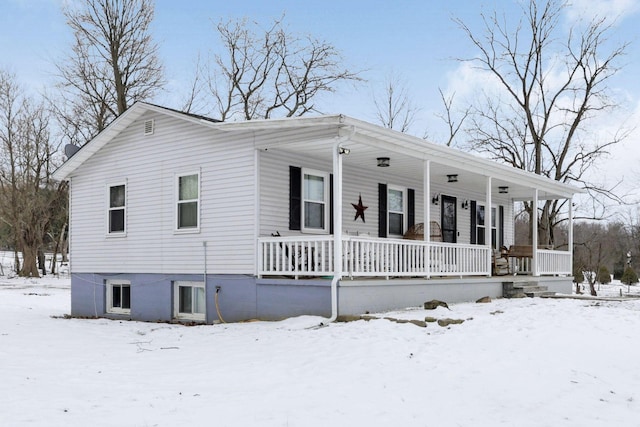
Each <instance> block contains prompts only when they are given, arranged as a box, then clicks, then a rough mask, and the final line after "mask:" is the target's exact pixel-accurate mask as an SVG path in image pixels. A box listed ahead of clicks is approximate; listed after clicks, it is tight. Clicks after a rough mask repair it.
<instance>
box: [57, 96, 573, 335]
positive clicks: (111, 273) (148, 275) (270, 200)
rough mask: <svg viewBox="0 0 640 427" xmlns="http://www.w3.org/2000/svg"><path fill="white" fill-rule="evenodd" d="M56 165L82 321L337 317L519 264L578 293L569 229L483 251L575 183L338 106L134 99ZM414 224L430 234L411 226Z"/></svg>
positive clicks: (419, 297)
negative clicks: (269, 112) (520, 217)
mask: <svg viewBox="0 0 640 427" xmlns="http://www.w3.org/2000/svg"><path fill="white" fill-rule="evenodd" d="M55 178H56V179H59V180H67V181H69V185H70V202H69V204H70V255H71V295H72V296H71V298H72V305H71V311H72V315H76V316H102V317H112V318H131V319H138V320H148V321H157V320H159V321H171V320H181V321H182V320H186V321H197V322H207V323H212V322H216V321H218V320H221V319H223V320H224V321H239V320H245V319H253V318H259V319H277V318H283V317H287V316H294V315H301V314H315V315H323V316H331V317H335V316H336V315H343V314H345V315H346V314H359V313H364V312H367V311H369V312H372V311H379V310H386V309H393V308H400V307H407V306H417V305H420V304H422V303H423V302H424V301H426V300H428V299H433V298H438V299H442V300H445V301H450V302H452V301H464V300H467V301H468V300H473V299H477V298H479V297H482V296H485V295H488V296H492V297H499V296H502V289H503V283H504V282H513V281H517V280H520V278H521V277H522V276H520V275H518V276H514V275H513V274H512V273H515V272H517V273H520V274H525V275H526V280H527V281H530V282H531V281H533V282H535V283H539V284H543V285H545V286H547V287H548V288H549V289H550V290H555V291H564V292H570V290H571V278H570V275H571V271H572V269H571V264H572V253H571V247H572V245H571V231H569V240H570V244H569V245H568V249H564V250H553V249H549V248H546V249H539V247H538V244H537V241H536V237H535V236H537V233H536V232H533V233H532V234H533V236H534V238H533V241H532V242H531V246H530V247H529V252H530V253H529V254H528V255H527V256H526V257H527V258H528V259H523V258H522V254H520V255H521V256H520V258H518V263H517V264H518V265H516V262H515V261H516V258H512V259H511V260H510V261H511V264H512V267H511V269H510V270H509V271H508V273H510V275H508V276H492V264H493V263H495V262H496V261H495V260H496V250H497V249H498V248H499V247H501V246H506V247H509V246H511V245H512V244H513V241H514V230H513V228H514V221H513V210H514V202H515V201H521V200H529V201H533V203H534V204H537V203H538V201H539V200H547V199H554V200H555V199H559V200H568V201H569V203H566V205H567V206H568V209H567V211H568V212H567V214H568V216H569V218H571V211H570V209H571V198H572V196H573V195H574V194H575V193H577V192H579V190H578V189H576V188H574V187H572V186H569V185H565V184H562V183H559V182H556V181H553V180H550V179H547V178H544V177H541V176H538V175H535V174H531V173H527V172H524V171H522V170H518V169H515V168H511V167H507V166H504V165H500V164H497V163H495V162H492V161H489V160H487V159H483V158H479V157H476V156H473V155H470V154H468V153H465V152H461V151H459V150H455V149H452V148H449V147H445V146H441V145H436V144H432V143H429V142H426V141H424V140H422V139H420V138H415V137H412V136H409V135H405V134H402V133H398V132H395V131H392V130H389V129H385V128H381V127H379V126H375V125H372V124H369V123H366V122H363V121H360V120H355V119H352V118H349V117H345V116H342V115H333V116H320V117H308V118H307V117H304V118H287V119H276V120H255V121H247V122H226V123H221V122H216V121H214V120H210V119H206V118H203V117H200V116H194V115H190V114H185V113H180V112H177V111H174V110H171V109H167V108H163V107H159V106H155V105H151V104H146V103H141V102H139V103H136V104H135V105H133V106H132V107H131V108H130V109H129V110H127V111H126V112H125V113H124V114H122V115H121V116H120V117H119V118H117V119H116V120H115V121H114V122H113V123H112V124H111V125H110V126H109V127H108V128H107V129H105V130H104V131H103V132H102V133H100V134H99V135H98V136H96V137H95V138H94V139H93V140H91V141H90V142H89V143H88V144H86V145H85V146H84V147H82V149H80V150H79V151H78V152H77V153H75V154H74V155H73V156H71V157H70V158H69V159H68V160H67V161H66V163H65V164H64V165H63V166H61V167H60V169H59V170H58V171H56V173H55ZM488 207H490V209H489V208H488ZM416 224H427V225H428V226H427V227H424V228H426V229H428V230H430V232H427V233H424V235H419V236H418V237H419V240H415V239H414V240H410V239H404V238H403V236H405V234H407V231H408V230H409V229H410V228H411V227H412V226H414V225H416ZM535 226H536V225H535V224H534V227H535ZM413 228H415V227H413ZM413 228H412V230H413ZM569 230H571V226H570V227H569ZM534 231H535V230H534ZM414 237H415V236H414ZM533 248H535V249H533ZM525 261H526V262H525ZM516 269H517V271H516Z"/></svg>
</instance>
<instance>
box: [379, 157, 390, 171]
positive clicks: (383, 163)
mask: <svg viewBox="0 0 640 427" xmlns="http://www.w3.org/2000/svg"><path fill="white" fill-rule="evenodd" d="M377 160H378V167H379V168H388V167H389V166H390V163H389V158H388V157H378V158H377Z"/></svg>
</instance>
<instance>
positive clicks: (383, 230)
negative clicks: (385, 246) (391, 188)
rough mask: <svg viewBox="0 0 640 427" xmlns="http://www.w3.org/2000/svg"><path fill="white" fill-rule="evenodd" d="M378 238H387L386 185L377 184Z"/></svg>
mask: <svg viewBox="0 0 640 427" xmlns="http://www.w3.org/2000/svg"><path fill="white" fill-rule="evenodd" d="M378 237H387V184H378Z"/></svg>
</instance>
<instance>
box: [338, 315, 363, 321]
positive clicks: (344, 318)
mask: <svg viewBox="0 0 640 427" xmlns="http://www.w3.org/2000/svg"><path fill="white" fill-rule="evenodd" d="M336 320H337V321H338V322H355V321H356V320H360V316H354V315H351V314H344V315H341V316H338V318H337V319H336Z"/></svg>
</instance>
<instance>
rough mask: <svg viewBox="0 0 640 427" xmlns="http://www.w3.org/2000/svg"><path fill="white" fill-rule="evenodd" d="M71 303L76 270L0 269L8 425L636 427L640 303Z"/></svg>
mask: <svg viewBox="0 0 640 427" xmlns="http://www.w3.org/2000/svg"><path fill="white" fill-rule="evenodd" d="M620 290H622V292H623V294H624V295H626V292H627V287H626V286H621V285H620V284H619V283H616V284H614V285H610V286H606V287H604V286H603V288H602V289H601V294H608V295H612V296H617V295H619V293H620ZM631 291H632V293H635V294H638V293H640V290H639V289H638V288H637V287H633V286H632V287H631ZM69 304H70V294H69V280H68V279H57V278H53V277H48V278H43V279H38V280H33V279H18V278H15V279H7V278H0V378H1V379H2V380H1V381H0V396H2V398H1V399H0V424H1V425H3V426H4V425H6V426H22V425H31V426H50V425H64V426H87V425H92V426H111V425H122V426H178V425H180V426H182V425H222V426H327V425H331V426H361V425H367V426H389V425H393V426H500V425H504V426H603V425H607V426H612V425H615V426H637V425H639V424H640V421H638V420H639V418H638V417H639V416H640V371H639V370H638V368H637V366H638V360H640V345H638V344H636V343H635V339H637V336H638V335H637V334H638V333H637V331H638V330H640V299H628V300H625V301H594V300H576V299H541V298H535V299H532V298H525V299H513V300H505V299H498V300H494V301H492V302H491V303H487V304H481V303H465V304H453V305H450V310H447V309H446V308H443V307H439V308H438V309H436V310H423V309H419V308H409V309H406V310H403V311H398V312H394V313H384V314H381V315H380V317H382V316H390V317H394V318H401V319H416V320H424V319H425V317H426V316H432V317H436V318H439V319H441V318H453V319H465V322H464V323H462V324H460V325H451V326H449V327H440V326H438V325H437V324H435V323H429V324H428V326H427V327H426V328H422V327H419V326H416V325H414V324H411V323H396V322H392V321H389V320H384V319H379V320H370V321H364V320H360V321H354V322H348V323H332V324H328V325H323V326H321V323H322V322H323V320H324V319H322V318H320V317H312V316H303V317H297V318H292V319H287V320H284V321H280V322H248V323H237V324H219V325H203V326H182V325H176V324H163V323H143V322H133V321H113V320H106V319H70V318H68V317H67V316H65V315H66V314H68V313H69V311H70V307H69Z"/></svg>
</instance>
